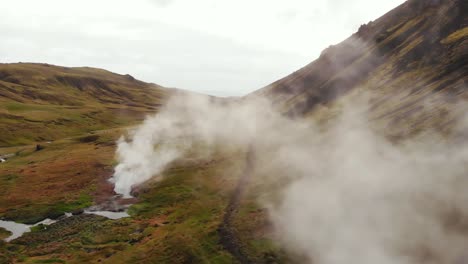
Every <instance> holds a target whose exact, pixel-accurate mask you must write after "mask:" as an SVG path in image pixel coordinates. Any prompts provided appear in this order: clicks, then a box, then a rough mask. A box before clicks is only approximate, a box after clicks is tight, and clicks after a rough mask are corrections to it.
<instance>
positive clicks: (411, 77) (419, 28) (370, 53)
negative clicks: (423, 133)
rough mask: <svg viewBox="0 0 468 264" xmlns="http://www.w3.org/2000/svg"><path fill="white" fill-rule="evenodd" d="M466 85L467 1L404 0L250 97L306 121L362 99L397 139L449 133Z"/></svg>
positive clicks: (467, 61) (465, 96)
mask: <svg viewBox="0 0 468 264" xmlns="http://www.w3.org/2000/svg"><path fill="white" fill-rule="evenodd" d="M467 82H468V1H466V0H410V1H407V2H406V3H404V4H402V5H400V6H399V7H397V8H396V9H394V10H392V11H391V12H389V13H387V14H386V15H384V16H383V17H381V18H379V19H377V20H375V21H372V22H370V23H368V24H366V25H362V26H361V27H360V29H359V31H358V32H356V33H355V34H354V35H352V36H351V37H350V38H348V39H346V40H345V41H343V42H342V43H340V44H337V45H334V46H330V47H329V48H328V49H326V50H325V51H323V53H322V54H321V56H320V58H319V59H317V60H316V61H314V62H312V63H310V64H309V65H307V66H305V67H304V68H302V69H300V70H298V71H296V72H294V73H293V74H291V75H289V76H287V77H285V78H283V79H281V80H278V81H276V82H274V83H272V84H270V85H269V86H267V87H265V88H263V89H261V90H259V91H257V92H255V93H253V94H252V95H249V96H266V97H269V98H270V99H272V100H273V102H274V103H275V104H276V106H278V107H279V108H280V109H281V110H282V111H284V112H285V113H287V114H288V115H290V116H309V115H318V113H320V114H324V113H326V112H327V111H328V110H327V108H329V107H330V106H331V105H332V104H333V103H334V102H335V101H336V100H337V99H340V98H342V97H343V96H344V95H352V94H361V95H362V94H363V93H368V95H369V97H370V98H369V109H370V112H371V113H372V114H373V117H374V118H375V119H379V120H380V122H382V123H383V124H384V127H387V128H388V130H387V131H386V132H387V133H389V134H393V135H395V136H398V135H401V134H402V133H404V134H408V133H409V134H411V133H416V132H418V131H419V130H421V129H424V128H427V127H436V128H437V129H445V128H446V127H449V126H447V125H448V124H449V123H450V121H451V120H452V119H453V118H454V116H456V115H458V114H461V113H459V112H458V113H457V112H456V110H455V105H456V104H458V103H460V102H464V101H466V100H467V99H468V93H467V91H468V83H467ZM361 97H362V96H361ZM428 104H431V107H427V106H428ZM324 109H325V110H324ZM328 112H329V111H328ZM448 113H449V114H448ZM328 114H330V113H328Z"/></svg>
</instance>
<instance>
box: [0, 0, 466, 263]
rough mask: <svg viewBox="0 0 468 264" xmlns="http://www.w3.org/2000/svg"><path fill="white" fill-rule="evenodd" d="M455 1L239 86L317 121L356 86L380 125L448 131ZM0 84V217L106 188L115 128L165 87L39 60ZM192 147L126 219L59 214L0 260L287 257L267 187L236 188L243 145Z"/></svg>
mask: <svg viewBox="0 0 468 264" xmlns="http://www.w3.org/2000/svg"><path fill="white" fill-rule="evenodd" d="M467 5H468V4H467V2H466V1H463V0H440V1H438V0H434V1H423V0H410V1H408V2H406V3H405V4H403V5H401V6H400V7H398V8H396V9H395V10H393V11H391V12H390V13H388V14H387V15H385V16H383V17H382V18H380V19H378V20H376V21H373V22H371V23H369V24H367V25H363V26H362V27H361V28H360V29H359V31H358V32H357V33H356V34H354V35H353V36H352V37H351V38H349V39H347V40H345V41H344V42H342V43H340V44H338V45H335V46H331V47H330V48H328V49H327V50H325V51H324V52H323V53H322V55H321V56H320V58H319V59H318V60H316V61H314V62H312V63H311V64H309V65H307V66H306V67H304V68H302V69H300V70H299V71H297V72H295V73H293V74H292V75H290V76H287V77H285V78H283V79H281V80H279V81H277V82H275V83H273V84H271V85H269V86H268V87H266V88H264V89H261V90H259V91H257V92H256V93H254V94H252V95H250V96H266V97H269V98H271V99H272V100H273V101H274V102H275V104H276V105H277V106H278V108H280V109H281V110H282V111H283V112H285V113H286V114H288V115H290V116H292V117H295V118H302V117H306V118H317V119H323V120H326V119H327V118H329V117H332V116H333V115H335V113H336V111H339V110H340V105H341V104H342V103H343V102H344V101H345V100H346V99H349V98H353V97H355V98H361V99H362V98H363V97H365V98H366V100H364V102H365V104H366V105H365V107H366V109H367V110H369V111H370V113H371V118H372V119H373V120H374V121H375V122H376V123H379V124H380V125H382V126H379V127H380V129H382V128H384V129H385V133H387V134H388V135H389V136H394V137H402V136H408V135H411V134H413V133H417V132H418V131H421V130H424V129H426V128H435V129H437V130H439V131H446V132H450V126H451V124H452V121H453V119H454V118H456V117H457V116H459V115H461V114H463V109H464V108H459V106H460V105H463V103H465V102H466V99H468V98H467V93H466V88H467V85H466V81H467V80H468V61H467V58H468V53H467V52H468V31H467V26H468V23H467V18H466V14H467V13H468V9H467ZM0 88H1V89H0V135H1V136H0V145H1V146H3V148H0V155H2V154H10V153H13V154H15V156H14V157H12V158H10V159H9V160H8V161H7V162H6V163H2V164H0V190H1V191H0V192H1V195H0V217H1V218H8V219H12V220H15V221H19V222H25V223H30V222H36V221H38V220H40V219H43V218H45V217H54V216H58V215H60V214H62V213H63V212H70V211H79V209H82V208H86V207H88V206H89V205H91V204H97V203H100V202H102V201H105V199H108V198H109V196H111V195H112V194H113V193H112V186H110V185H109V184H108V183H107V179H108V178H109V177H110V176H111V175H112V173H113V166H114V165H115V160H114V153H115V143H114V142H115V140H116V139H117V138H118V137H119V136H120V135H121V134H123V133H125V131H126V127H128V126H129V125H132V124H136V123H138V122H139V121H140V120H141V119H142V117H143V116H144V115H145V114H146V113H148V112H154V111H157V109H158V107H159V106H160V105H161V104H163V103H164V101H165V100H166V98H167V97H168V96H169V95H170V93H171V92H170V91H169V90H167V89H164V88H161V87H159V86H157V85H153V84H147V83H143V82H140V81H137V80H134V79H133V78H132V77H131V76H128V75H117V74H113V73H110V72H107V71H104V70H98V69H91V68H63V67H57V66H51V65H43V64H6V65H0ZM361 102H362V100H361ZM90 132H91V133H90ZM52 140H54V141H53V142H51V143H49V144H48V143H41V144H43V146H44V147H45V148H44V149H43V150H40V151H36V150H35V144H36V142H44V141H52ZM193 151H194V152H195V153H194V155H191V156H192V157H191V158H190V159H183V160H178V161H177V162H175V163H173V164H171V165H170V166H169V168H168V169H167V170H166V171H165V172H164V174H165V176H166V177H164V179H163V180H162V181H160V182H150V183H148V184H147V185H145V187H142V188H141V189H139V190H138V199H137V201H136V203H135V204H134V205H133V206H132V207H131V208H130V214H131V215H132V217H131V218H128V219H120V220H116V221H114V220H108V219H105V218H102V217H98V216H90V215H78V216H74V217H71V218H68V219H67V220H64V221H61V222H59V223H57V224H54V225H52V226H50V227H49V228H48V229H45V230H35V231H34V232H31V233H28V234H25V235H24V236H23V237H21V238H19V239H16V240H14V241H12V242H10V243H4V242H0V263H2V262H4V263H11V262H13V263H15V262H18V263H237V262H239V260H242V259H247V260H248V262H246V261H244V262H245V263H290V262H292V260H291V259H290V258H291V256H287V255H286V253H285V252H283V250H282V249H281V248H279V247H278V245H277V244H276V243H275V240H274V234H273V233H274V232H273V227H272V224H271V223H270V221H269V219H268V217H267V215H268V212H267V209H265V208H260V207H259V206H258V204H257V201H258V199H259V195H260V194H262V193H265V191H264V190H265V189H267V188H269V189H274V188H270V187H271V186H265V183H264V182H262V178H261V177H253V179H252V181H251V182H250V183H249V184H248V186H246V189H245V190H243V192H240V191H238V189H237V186H238V183H239V182H242V181H241V180H239V179H241V178H242V175H243V169H244V168H245V167H248V164H249V151H248V150H246V149H242V148H241V147H236V146H233V147H232V149H227V148H223V149H219V150H216V151H215V153H213V155H212V156H211V157H210V158H206V159H195V158H193V157H197V155H196V151H203V147H202V146H198V147H197V148H196V149H194V150H193ZM189 156H190V155H189ZM261 158H262V157H260V159H261ZM263 159H268V157H263ZM246 164H247V165H246ZM260 173H262V172H260ZM263 173H265V172H263ZM268 173H270V172H268ZM271 173H274V172H271ZM220 175H222V177H220ZM257 176H258V175H257ZM280 184H281V183H280ZM25 193H27V194H28V195H25ZM239 193H241V194H239ZM236 194H239V195H238V196H236ZM233 197H234V198H236V197H237V200H234V199H233ZM233 200H234V201H233ZM231 204H235V205H236V206H237V207H236V208H235V210H234V209H233V210H232V211H231V213H230V214H229V210H230V209H229V208H230V205H231ZM226 215H229V219H228V221H229V222H230V223H229V226H227V227H226V226H225V224H224V222H226ZM0 233H2V236H3V237H5V236H7V235H8V234H7V233H6V232H4V231H3V230H0ZM226 237H227V238H228V239H227V240H229V241H228V243H226ZM229 243H232V244H235V245H229ZM228 247H231V249H230V250H229V248H228ZM233 252H234V253H237V254H233ZM241 262H242V261H241ZM298 262H299V263H301V261H298Z"/></svg>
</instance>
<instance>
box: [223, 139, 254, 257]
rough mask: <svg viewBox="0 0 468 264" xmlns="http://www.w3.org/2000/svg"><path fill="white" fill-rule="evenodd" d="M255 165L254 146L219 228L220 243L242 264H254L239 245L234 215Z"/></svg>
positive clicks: (250, 147) (248, 155)
mask: <svg viewBox="0 0 468 264" xmlns="http://www.w3.org/2000/svg"><path fill="white" fill-rule="evenodd" d="M254 163H255V153H254V149H253V146H252V145H250V146H249V149H248V151H247V156H246V163H245V168H244V171H243V172H242V175H241V177H240V179H239V182H238V183H237V186H236V189H235V190H234V193H233V194H232V196H231V198H230V200H229V203H228V206H227V207H226V210H225V213H224V218H223V222H222V223H221V225H220V226H219V229H218V231H219V235H220V242H221V244H222V245H223V247H224V249H225V250H227V251H228V252H229V253H231V255H233V256H234V257H235V258H236V259H237V261H239V262H240V263H241V264H248V263H252V262H251V261H250V260H249V258H248V257H247V256H246V255H245V254H244V253H243V252H242V246H241V244H240V243H239V239H238V238H237V236H236V234H235V229H234V227H233V226H232V222H233V220H234V215H235V214H236V212H237V210H238V208H239V204H240V201H241V198H242V195H243V194H244V191H245V188H246V187H247V185H248V183H249V180H250V178H251V174H252V172H253V168H254Z"/></svg>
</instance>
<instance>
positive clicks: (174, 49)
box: [0, 0, 404, 96]
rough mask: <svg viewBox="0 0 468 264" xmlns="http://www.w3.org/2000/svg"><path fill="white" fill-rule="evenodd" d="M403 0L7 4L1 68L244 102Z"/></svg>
mask: <svg viewBox="0 0 468 264" xmlns="http://www.w3.org/2000/svg"><path fill="white" fill-rule="evenodd" d="M403 2H404V0H379V1H375V0H354V1H351V0H314V1H312V0H288V1H284V0H229V1H227V0H132V1H128V0H127V1H124V0H99V1H97V0H80V1H64V0H41V1H37V0H15V1H4V2H2V7H1V9H2V17H1V18H0V35H1V38H2V39H1V41H0V62H19V61H22V62H45V63H51V64H57V65H63V66H92V67H99V68H104V69H107V70H110V71H114V72H117V73H121V74H125V73H129V74H131V75H133V76H134V77H136V78H138V79H141V80H143V81H147V82H154V83H157V84H160V85H164V86H168V87H177V88H182V89H189V90H194V91H198V92H203V93H209V94H215V95H222V96H228V95H243V94H245V93H248V92H251V91H253V90H256V89H259V88H261V87H263V86H265V85H267V84H269V83H271V82H273V81H275V80H277V79H279V78H281V77H284V76H285V75H287V74H289V73H291V72H293V71H295V70H297V69H299V68H300V67H302V66H304V65H306V64H308V63H309V62H311V61H312V60H314V59H316V58H317V57H318V56H319V55H320V52H321V51H322V50H323V49H324V48H326V47H328V46H329V45H330V44H336V43H338V42H340V41H341V40H344V39H345V38H347V37H348V36H349V35H351V34H352V33H353V32H355V31H357V29H358V27H359V25H361V24H363V23H367V22H369V21H370V20H374V19H376V18H378V17H380V16H381V15H383V14H385V13H386V12H387V11H389V10H391V9H392V8H394V7H396V6H398V5H399V4H401V3H403Z"/></svg>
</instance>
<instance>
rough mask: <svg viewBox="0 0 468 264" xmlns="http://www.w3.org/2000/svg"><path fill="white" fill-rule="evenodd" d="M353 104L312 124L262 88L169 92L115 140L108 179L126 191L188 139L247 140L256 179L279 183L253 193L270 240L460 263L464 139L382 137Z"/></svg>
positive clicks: (367, 257)
mask: <svg viewBox="0 0 468 264" xmlns="http://www.w3.org/2000/svg"><path fill="white" fill-rule="evenodd" d="M357 105H359V104H351V105H349V106H347V107H345V108H344V110H343V111H342V112H343V113H344V114H342V115H341V117H340V118H337V119H336V120H334V121H333V122H331V121H330V122H329V123H328V124H326V125H325V126H322V125H320V126H319V125H317V124H315V122H313V121H311V120H291V119H288V118H286V117H284V116H282V115H280V114H279V113H277V112H276V111H275V110H273V108H272V107H271V106H270V105H269V103H268V102H266V101H264V100H257V99H252V100H243V101H241V100H239V101H228V100H226V101H221V100H215V99H212V98H209V97H204V96H192V95H180V96H177V97H175V98H174V99H173V100H171V101H170V102H169V103H168V105H167V106H166V107H165V108H164V109H163V110H161V111H160V112H159V113H158V114H157V115H155V116H153V117H150V118H148V119H147V120H146V121H145V122H144V124H143V125H142V126H140V127H139V128H138V129H137V130H136V131H134V132H133V133H132V134H131V135H130V137H129V139H127V140H124V139H121V140H120V141H119V146H118V150H117V153H118V159H119V162H120V163H119V165H118V166H117V167H116V170H115V175H114V181H115V191H116V192H118V193H121V194H123V195H125V196H129V195H130V192H131V189H132V187H133V186H136V185H139V184H142V183H144V182H145V181H147V180H149V179H151V178H153V177H161V173H162V171H163V170H164V168H165V167H166V166H167V165H168V164H169V163H171V162H173V161H174V160H176V159H178V158H180V157H183V156H185V155H187V153H189V151H190V150H191V148H193V147H194V146H195V145H196V144H198V143H200V142H202V143H203V144H204V145H205V146H206V145H207V146H212V147H214V146H223V145H238V146H247V145H253V146H254V148H255V152H256V156H258V159H257V160H256V164H255V166H256V168H257V169H256V172H255V177H261V178H258V179H257V180H258V181H262V182H277V181H282V182H285V183H287V184H282V185H281V186H282V187H280V188H279V189H275V190H271V192H272V193H273V195H267V196H264V197H263V198H262V201H261V202H262V203H264V205H265V206H268V208H270V213H271V218H272V220H273V221H274V223H275V225H276V227H277V232H278V234H279V236H278V237H279V240H280V242H281V243H282V244H283V245H284V247H285V248H287V249H288V250H289V251H291V252H292V253H295V254H297V255H298V256H300V257H301V258H303V259H304V258H305V259H306V260H307V261H308V262H310V263H319V264H345V263H363V264H371V263H372V264H375V263H379V264H387V263H399V264H409V263H464V262H463V257H465V255H466V254H465V253H466V252H468V251H466V250H468V246H466V245H468V244H467V242H468V239H467V238H468V192H467V191H466V188H467V186H468V177H467V173H466V172H467V171H468V170H467V164H468V163H467V161H468V148H466V145H465V144H462V143H458V144H457V145H453V144H450V143H444V141H443V140H441V139H440V138H438V137H436V136H432V137H426V138H416V139H412V140H411V141H407V142H403V143H399V144H394V143H391V142H389V141H388V140H387V139H386V138H385V137H384V136H380V135H379V134H377V133H375V132H374V130H372V129H370V126H369V125H368V124H369V122H368V120H367V118H366V111H358V110H360V109H362V107H359V108H357V107H356V106H357ZM361 105H362V104H361ZM208 154H209V153H208ZM266 197H270V198H266Z"/></svg>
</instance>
